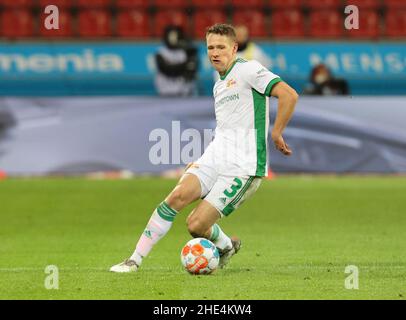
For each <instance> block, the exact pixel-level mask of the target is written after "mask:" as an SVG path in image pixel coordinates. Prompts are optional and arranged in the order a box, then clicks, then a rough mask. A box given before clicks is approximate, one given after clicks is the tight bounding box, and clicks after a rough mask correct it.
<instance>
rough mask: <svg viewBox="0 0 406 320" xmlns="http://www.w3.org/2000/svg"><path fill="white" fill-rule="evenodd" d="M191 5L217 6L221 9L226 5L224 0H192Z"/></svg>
mask: <svg viewBox="0 0 406 320" xmlns="http://www.w3.org/2000/svg"><path fill="white" fill-rule="evenodd" d="M191 3H192V5H193V6H194V7H196V8H204V9H206V8H217V9H222V8H224V7H225V6H226V4H227V2H226V1H219V0H192V2H191Z"/></svg>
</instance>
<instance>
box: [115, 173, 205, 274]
mask: <svg viewBox="0 0 406 320" xmlns="http://www.w3.org/2000/svg"><path fill="white" fill-rule="evenodd" d="M200 196H201V184H200V180H199V179H198V177H197V176H196V175H194V174H190V173H185V174H184V175H183V176H182V178H181V179H180V180H179V182H178V184H177V185H176V186H175V188H174V189H173V190H172V192H171V193H170V194H169V195H168V196H167V197H166V199H165V200H164V201H163V202H162V203H161V204H160V205H159V206H158V207H157V208H156V209H155V210H154V212H153V213H152V216H151V218H150V219H149V221H148V224H147V226H146V228H145V230H144V232H143V233H142V234H141V237H140V238H139V240H138V243H137V245H136V248H135V251H134V253H133V254H132V255H131V257H130V258H129V259H127V260H125V261H124V262H123V263H120V264H118V265H115V266H113V267H112V268H111V269H110V271H113V272H131V271H136V270H137V268H138V267H139V266H140V265H141V263H142V259H143V258H144V257H146V256H147V255H148V254H149V253H150V251H151V250H152V248H153V246H154V245H155V244H156V243H157V242H158V241H159V240H160V239H162V238H163V237H164V236H165V235H166V234H167V233H168V231H169V229H170V228H171V226H172V223H173V221H174V219H175V216H176V214H177V213H178V212H179V211H180V210H182V209H183V208H184V207H186V206H187V205H189V204H190V203H192V202H194V201H196V200H197V199H199V198H200Z"/></svg>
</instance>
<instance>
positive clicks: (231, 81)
mask: <svg viewBox="0 0 406 320" xmlns="http://www.w3.org/2000/svg"><path fill="white" fill-rule="evenodd" d="M236 83H237V82H236V81H235V80H234V79H230V80H228V81H227V85H226V86H227V88H230V87H232V86H234V85H235V84H236Z"/></svg>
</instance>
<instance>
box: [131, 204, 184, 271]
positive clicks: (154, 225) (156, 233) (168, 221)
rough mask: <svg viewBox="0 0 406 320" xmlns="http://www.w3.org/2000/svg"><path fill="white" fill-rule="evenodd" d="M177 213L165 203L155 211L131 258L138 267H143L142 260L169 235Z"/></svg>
mask: <svg viewBox="0 0 406 320" xmlns="http://www.w3.org/2000/svg"><path fill="white" fill-rule="evenodd" d="M177 213H178V212H177V211H176V210H174V209H172V208H171V207H169V205H168V204H167V203H166V202H165V201H164V202H162V203H161V204H160V205H159V206H158V207H157V208H156V209H155V211H154V213H153V214H152V216H151V218H150V219H149V221H148V224H147V226H146V228H145V230H144V232H143V233H142V235H141V237H140V239H139V240H138V243H137V246H136V248H135V251H134V253H133V254H132V255H131V257H130V259H131V260H134V261H135V262H136V263H137V265H138V266H140V265H141V263H142V259H143V258H144V257H146V256H147V255H148V254H149V253H150V251H151V250H152V247H153V246H154V245H155V244H156V243H157V242H158V241H159V240H160V239H161V238H163V237H164V236H165V235H166V234H167V232H168V231H169V229H170V228H171V226H172V223H173V220H174V219H175V216H176V214H177Z"/></svg>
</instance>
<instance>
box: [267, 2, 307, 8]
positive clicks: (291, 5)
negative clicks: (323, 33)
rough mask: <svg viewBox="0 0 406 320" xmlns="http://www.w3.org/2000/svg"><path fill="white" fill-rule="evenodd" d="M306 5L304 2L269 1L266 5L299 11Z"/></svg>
mask: <svg viewBox="0 0 406 320" xmlns="http://www.w3.org/2000/svg"><path fill="white" fill-rule="evenodd" d="M303 4H304V0H267V1H266V5H267V6H268V7H271V8H278V9H279V8H280V9H291V8H292V9H293V8H295V9H298V8H301V7H302V6H303Z"/></svg>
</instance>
